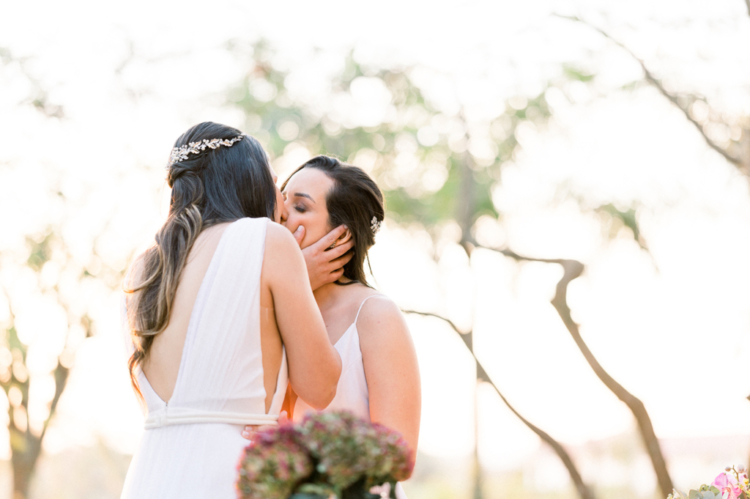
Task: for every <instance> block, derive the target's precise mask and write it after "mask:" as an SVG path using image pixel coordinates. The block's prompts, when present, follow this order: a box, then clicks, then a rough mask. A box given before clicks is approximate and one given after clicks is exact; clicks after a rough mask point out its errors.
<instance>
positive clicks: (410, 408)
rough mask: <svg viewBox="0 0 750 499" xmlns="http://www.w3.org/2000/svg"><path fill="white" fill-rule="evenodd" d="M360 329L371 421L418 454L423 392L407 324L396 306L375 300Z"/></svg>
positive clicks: (362, 316) (370, 302)
mask: <svg viewBox="0 0 750 499" xmlns="http://www.w3.org/2000/svg"><path fill="white" fill-rule="evenodd" d="M357 330H358V331H359V341H360V349H361V350H362V361H363V363H364V367H365V376H366V378H367V387H368V390H369V393H370V418H371V419H372V421H373V422H375V423H380V424H382V425H385V426H387V427H389V428H392V429H394V430H396V431H398V432H399V433H401V435H402V436H403V437H404V438H405V439H406V441H407V443H408V444H409V447H410V448H411V449H412V451H414V452H415V453H416V450H417V442H418V441H419V421H420V415H421V409H422V391H421V386H420V379H419V366H418V365H417V354H416V351H415V349H414V343H413V342H412V340H411V334H410V333H409V329H408V327H407V326H406V321H405V320H404V317H403V316H402V314H401V311H400V310H399V309H398V307H397V306H396V304H395V303H393V302H392V301H390V300H388V299H385V298H373V299H371V300H368V301H367V302H366V303H365V305H364V306H363V307H362V312H361V313H360V316H359V320H358V321H357Z"/></svg>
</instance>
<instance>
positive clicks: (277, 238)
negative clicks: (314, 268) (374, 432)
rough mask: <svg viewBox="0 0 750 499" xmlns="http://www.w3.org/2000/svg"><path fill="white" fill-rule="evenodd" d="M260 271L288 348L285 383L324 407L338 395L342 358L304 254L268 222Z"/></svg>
mask: <svg viewBox="0 0 750 499" xmlns="http://www.w3.org/2000/svg"><path fill="white" fill-rule="evenodd" d="M263 272H264V273H266V276H267V282H268V285H269V287H270V291H271V295H272V297H273V307H274V313H275V316H276V323H277V324H278V327H279V332H280V334H281V339H282V341H283V342H284V346H285V347H286V352H287V359H288V360H289V382H290V384H291V385H292V387H293V389H294V391H295V393H297V395H299V397H300V398H301V399H302V400H304V401H305V402H307V403H308V404H310V405H311V406H312V407H314V408H316V409H323V408H324V407H326V406H327V405H328V404H329V403H330V402H331V400H333V397H334V396H335V395H336V385H337V384H338V380H339V376H340V374H341V357H340V356H339V354H338V352H337V351H336V349H335V348H333V346H332V345H331V342H330V341H329V340H328V334H327V333H326V328H325V324H324V323H323V318H322V317H321V315H320V311H319V310H318V306H317V304H316V303H315V298H314V297H313V294H312V290H311V289H310V283H309V280H308V276H307V270H306V269H305V261H304V259H303V258H302V253H301V252H300V250H299V248H298V247H297V243H296V242H295V240H294V238H293V237H292V234H291V233H289V231H287V230H286V229H285V228H284V227H282V226H281V225H277V224H274V223H269V224H268V231H267V233H266V249H265V257H264V260H263Z"/></svg>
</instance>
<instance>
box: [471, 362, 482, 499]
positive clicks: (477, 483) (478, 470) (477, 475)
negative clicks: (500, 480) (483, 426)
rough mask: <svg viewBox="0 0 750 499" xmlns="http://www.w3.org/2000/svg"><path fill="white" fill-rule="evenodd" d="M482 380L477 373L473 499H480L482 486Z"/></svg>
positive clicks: (475, 387)
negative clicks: (480, 395)
mask: <svg viewBox="0 0 750 499" xmlns="http://www.w3.org/2000/svg"><path fill="white" fill-rule="evenodd" d="M481 384H482V381H481V380H480V379H479V376H478V373H477V380H476V384H475V385H474V469H473V470H472V472H473V473H474V490H473V495H472V497H473V498H474V499H482V497H484V495H483V488H484V476H483V470H482V463H481V462H480V461H479V387H480V386H481Z"/></svg>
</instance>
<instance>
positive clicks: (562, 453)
mask: <svg viewBox="0 0 750 499" xmlns="http://www.w3.org/2000/svg"><path fill="white" fill-rule="evenodd" d="M404 313H407V314H416V315H421V316H424V317H434V318H436V319H440V320H441V321H443V322H445V323H446V324H448V325H449V326H450V327H451V328H452V329H453V331H455V332H456V333H457V334H458V335H459V336H460V337H461V339H462V340H463V341H464V343H466V338H467V337H469V336H470V334H469V333H462V332H461V331H460V330H459V329H458V327H456V325H455V324H454V323H453V321H451V320H450V319H447V318H445V317H442V316H440V315H437V314H432V313H429V312H418V311H416V310H404ZM467 347H468V345H467ZM468 350H469V353H471V356H472V357H474V362H476V365H477V376H478V377H479V378H480V379H482V380H484V381H486V382H488V383H489V384H491V385H492V388H494V389H495V392H497V394H498V396H499V397H500V399H501V400H502V401H503V403H504V404H505V405H506V406H507V407H508V409H510V411H511V412H512V413H513V414H515V416H516V417H517V418H518V419H520V420H521V422H522V423H523V424H525V425H526V426H527V427H528V428H529V429H530V430H531V431H533V432H534V433H535V434H536V435H537V436H538V437H539V438H541V439H542V440H543V441H544V442H546V443H547V444H548V445H549V446H550V447H552V450H554V451H555V454H557V456H558V457H559V458H560V460H561V461H562V462H563V464H564V465H565V468H566V469H567V470H568V474H570V478H571V480H573V484H574V485H575V487H576V489H577V490H578V495H579V496H580V497H581V499H594V494H593V492H592V491H591V489H589V488H588V487H587V486H586V484H585V483H584V482H583V478H581V474H580V473H579V472H578V469H577V468H576V466H575V463H574V462H573V459H571V457H570V454H568V452H567V451H566V450H565V448H564V447H563V446H562V445H561V444H560V443H559V442H558V441H557V440H555V439H554V438H552V437H551V436H550V435H549V434H548V433H547V432H545V431H544V430H542V429H541V428H539V427H538V426H536V425H534V424H533V423H531V422H530V421H529V420H528V419H526V418H524V417H523V416H522V415H521V414H520V413H519V412H518V411H517V410H516V409H515V408H514V407H513V406H512V405H511V404H510V402H508V399H506V398H505V397H504V396H503V394H502V393H500V389H499V388H498V387H497V385H496V384H495V382H494V381H492V379H491V378H490V376H489V374H487V371H486V370H485V369H484V366H483V365H482V363H481V362H480V361H479V359H477V356H476V355H475V354H474V351H473V350H472V349H471V348H468Z"/></svg>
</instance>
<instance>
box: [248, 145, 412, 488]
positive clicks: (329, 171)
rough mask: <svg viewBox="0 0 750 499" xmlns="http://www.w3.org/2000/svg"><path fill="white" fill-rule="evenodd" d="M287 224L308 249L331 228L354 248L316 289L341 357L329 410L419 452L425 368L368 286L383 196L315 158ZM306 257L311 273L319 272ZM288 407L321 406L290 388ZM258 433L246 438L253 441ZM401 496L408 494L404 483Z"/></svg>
mask: <svg viewBox="0 0 750 499" xmlns="http://www.w3.org/2000/svg"><path fill="white" fill-rule="evenodd" d="M282 191H283V192H282V193H283V195H284V203H285V211H284V214H283V215H282V220H281V223H282V224H283V225H285V226H286V228H287V229H289V230H290V231H291V232H293V233H294V234H295V237H296V239H297V241H298V243H299V244H300V246H301V247H302V248H303V249H304V250H305V251H307V248H310V247H311V246H312V245H316V244H319V243H318V241H320V240H325V241H330V239H328V238H329V237H330V235H329V231H331V230H335V229H334V228H336V227H338V226H341V225H344V226H346V228H347V230H346V232H345V233H343V234H342V235H341V236H340V238H339V239H338V240H336V241H334V242H333V246H334V247H336V246H341V245H345V244H346V245H348V246H351V247H352V249H351V255H352V257H351V259H350V260H349V261H348V263H346V265H344V267H343V273H342V275H341V278H340V279H338V280H336V281H334V282H327V283H323V284H322V285H319V286H316V284H315V283H313V287H314V288H315V289H314V295H315V300H316V302H317V304H318V307H319V308H320V311H321V313H322V315H323V319H324V321H325V324H326V328H327V331H328V338H329V339H330V341H331V344H333V345H334V346H335V348H336V350H337V351H338V352H339V354H340V355H341V360H342V372H341V378H340V379H339V383H338V387H337V390H336V396H335V397H334V398H333V400H332V401H331V402H330V403H329V404H328V405H327V407H326V408H325V409H324V410H325V411H335V410H347V411H350V412H352V413H354V414H355V415H356V416H359V417H361V418H363V419H365V420H367V421H373V422H376V423H380V424H383V425H385V426H387V427H389V428H391V429H394V430H396V431H398V432H399V433H401V435H403V437H404V438H405V439H406V442H407V443H408V444H409V447H410V448H411V450H412V451H413V452H416V449H417V441H418V438H419V423H420V411H421V389H420V379H419V367H418V365H417V356H416V352H415V349H414V345H413V343H412V340H411V335H410V333H409V330H408V327H407V325H406V321H405V320H404V317H403V315H402V313H401V311H400V309H399V308H398V306H397V305H396V304H395V303H394V302H393V301H392V300H390V299H389V298H388V297H387V296H385V295H383V294H382V293H380V292H378V291H376V290H375V289H373V288H372V287H371V286H370V284H369V283H368V282H367V275H366V272H365V264H366V263H367V262H369V260H368V259H367V255H368V251H369V249H370V248H371V247H372V246H373V245H374V244H375V237H376V234H377V232H378V230H379V229H380V225H381V223H382V222H383V218H384V215H385V211H384V205H383V194H382V193H381V191H380V189H379V188H378V186H377V184H376V183H375V181H374V180H373V179H372V178H370V176H369V175H367V173H366V172H364V171H363V170H362V169H360V168H358V167H356V166H352V165H348V164H345V163H342V162H340V161H339V160H337V159H335V158H330V157H327V156H317V157H315V158H313V159H311V160H310V161H308V162H306V163H305V164H303V165H302V166H300V167H299V168H298V169H297V170H296V171H295V172H294V173H292V175H291V176H290V177H289V178H288V179H287V180H286V182H284V184H283V185H282ZM315 268H316V265H315V264H311V262H310V261H309V260H308V269H309V271H310V273H311V274H316V270H315ZM291 388H292V389H291V390H290V393H289V396H288V400H287V403H288V404H287V405H288V406H289V407H290V410H291V411H292V419H294V420H300V419H302V418H303V417H304V414H305V413H306V412H309V411H311V410H315V409H318V408H316V407H314V406H312V405H311V404H310V403H309V402H308V401H306V400H305V398H304V397H301V396H300V397H297V395H299V394H296V393H295V392H296V390H295V389H294V387H293V386H292V387H291ZM253 430H254V428H248V429H247V431H246V433H245V435H246V436H247V437H248V438H252V435H253ZM396 495H397V497H399V498H404V497H405V495H404V493H403V490H402V489H401V486H400V485H399V486H398V487H397V490H396Z"/></svg>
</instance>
